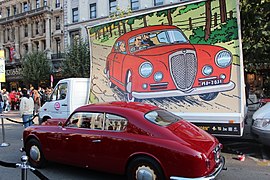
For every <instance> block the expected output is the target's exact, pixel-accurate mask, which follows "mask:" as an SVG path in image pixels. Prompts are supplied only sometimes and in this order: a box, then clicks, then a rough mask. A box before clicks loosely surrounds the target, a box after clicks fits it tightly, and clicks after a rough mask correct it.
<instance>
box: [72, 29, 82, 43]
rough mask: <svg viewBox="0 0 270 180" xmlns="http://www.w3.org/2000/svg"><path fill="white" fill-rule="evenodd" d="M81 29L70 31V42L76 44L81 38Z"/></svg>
mask: <svg viewBox="0 0 270 180" xmlns="http://www.w3.org/2000/svg"><path fill="white" fill-rule="evenodd" d="M80 38H81V36H80V31H73V32H70V44H76V43H77V42H78V41H79V40H80Z"/></svg>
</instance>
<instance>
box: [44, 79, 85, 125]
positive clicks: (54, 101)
mask: <svg viewBox="0 0 270 180" xmlns="http://www.w3.org/2000/svg"><path fill="white" fill-rule="evenodd" d="M88 96H89V78H68V79H62V80H60V81H59V82H58V83H57V85H56V86H55V88H54V90H53V92H52V93H51V96H50V98H49V100H48V101H47V102H46V103H45V104H44V105H43V106H42V107H41V108H40V111H39V122H40V123H41V122H44V121H46V120H47V119H51V118H52V117H53V118H67V117H68V116H69V115H70V114H71V113H72V112H73V111H74V110H75V109H76V108H78V107H79V106H82V105H85V104H86V103H87V102H88Z"/></svg>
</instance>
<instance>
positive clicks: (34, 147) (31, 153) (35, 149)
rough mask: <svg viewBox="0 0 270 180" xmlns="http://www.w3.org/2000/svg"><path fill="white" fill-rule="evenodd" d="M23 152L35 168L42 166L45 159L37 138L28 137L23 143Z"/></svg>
mask: <svg viewBox="0 0 270 180" xmlns="http://www.w3.org/2000/svg"><path fill="white" fill-rule="evenodd" d="M25 152H26V155H27V156H28V158H29V163H30V164H31V166H33V167H35V168H41V167H44V165H45V164H46V159H45V157H44V155H43V152H42V149H41V145H40V143H39V141H38V140H36V139H30V140H29V141H28V142H27V143H26V145H25Z"/></svg>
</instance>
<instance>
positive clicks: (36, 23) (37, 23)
mask: <svg viewBox="0 0 270 180" xmlns="http://www.w3.org/2000/svg"><path fill="white" fill-rule="evenodd" d="M36 34H38V22H36Z"/></svg>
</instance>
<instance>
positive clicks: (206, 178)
mask: <svg viewBox="0 0 270 180" xmlns="http://www.w3.org/2000/svg"><path fill="white" fill-rule="evenodd" d="M224 165H225V158H224V157H223V156H221V158H220V164H219V166H218V167H216V169H215V171H214V172H213V173H211V174H209V175H208V176H204V177H198V178H184V177H176V176H171V177H170V179H171V180H188V179H193V180H212V179H215V178H216V177H217V175H219V173H220V172H221V171H222V170H223V169H224Z"/></svg>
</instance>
